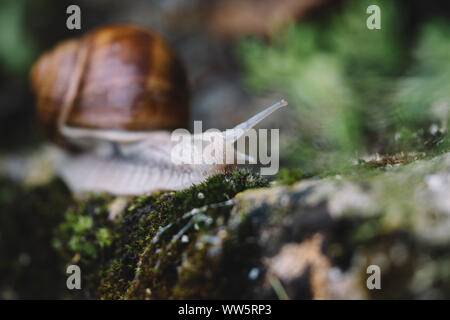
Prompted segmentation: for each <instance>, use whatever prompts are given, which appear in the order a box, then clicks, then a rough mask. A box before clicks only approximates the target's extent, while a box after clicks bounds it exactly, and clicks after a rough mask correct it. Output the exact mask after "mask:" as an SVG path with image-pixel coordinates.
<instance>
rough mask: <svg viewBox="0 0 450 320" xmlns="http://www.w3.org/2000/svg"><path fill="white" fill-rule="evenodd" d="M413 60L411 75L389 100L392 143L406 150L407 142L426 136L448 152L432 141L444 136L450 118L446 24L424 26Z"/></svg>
mask: <svg viewBox="0 0 450 320" xmlns="http://www.w3.org/2000/svg"><path fill="white" fill-rule="evenodd" d="M414 58H415V61H414V64H413V66H412V68H411V71H410V72H408V73H407V75H406V76H404V77H402V78H401V79H400V80H399V81H398V83H397V91H396V92H395V95H394V99H393V100H394V106H395V108H394V121H395V123H394V124H395V125H396V127H397V128H399V129H398V132H397V136H396V137H397V139H396V140H397V142H398V145H399V147H400V148H408V147H409V146H410V145H411V141H417V140H419V141H420V140H421V139H417V138H418V137H420V136H428V137H434V138H435V139H434V140H435V141H436V142H437V143H436V144H440V143H441V142H444V143H443V144H441V146H440V148H441V149H442V148H444V149H445V148H448V140H447V139H436V137H437V138H439V137H440V135H441V134H443V133H445V132H446V130H447V123H448V119H449V115H450V113H449V112H450V24H448V23H446V22H444V21H434V22H431V23H428V24H426V25H424V26H423V27H422V29H421V32H420V35H419V39H418V43H417V48H416V50H415V51H414ZM413 139H414V140H413ZM429 140H430V139H428V140H427V141H426V142H428V141H429ZM415 147H417V146H415Z"/></svg>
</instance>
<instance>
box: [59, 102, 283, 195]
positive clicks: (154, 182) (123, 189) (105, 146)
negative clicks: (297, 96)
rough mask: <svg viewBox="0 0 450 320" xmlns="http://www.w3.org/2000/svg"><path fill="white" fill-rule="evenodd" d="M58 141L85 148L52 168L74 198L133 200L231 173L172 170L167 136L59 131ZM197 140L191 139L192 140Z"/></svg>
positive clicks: (242, 127)
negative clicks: (105, 195) (84, 194)
mask: <svg viewBox="0 0 450 320" xmlns="http://www.w3.org/2000/svg"><path fill="white" fill-rule="evenodd" d="M286 105H287V102H286V101H284V100H281V101H279V102H278V103H276V104H274V105H273V106H271V107H269V108H267V109H265V110H264V111H262V112H260V113H258V114H257V115H255V116H254V117H252V118H250V119H248V120H247V121H245V122H243V123H241V124H239V125H238V126H236V127H234V128H233V129H232V130H227V131H225V132H223V133H222V135H223V139H224V143H226V144H229V145H232V144H233V143H234V142H235V141H237V140H238V139H239V137H241V136H242V135H244V134H245V133H246V132H247V131H248V130H249V129H251V128H252V127H253V126H255V125H256V124H257V123H258V122H260V121H261V120H263V119H264V118H266V117H267V116H269V115H270V114H271V113H273V112H274V111H276V110H278V109H279V108H281V107H283V106H286ZM61 135H63V136H64V137H65V138H66V139H68V140H70V141H72V142H73V143H75V144H78V145H80V146H83V147H84V148H85V151H84V152H82V153H81V154H79V155H72V154H68V155H67V156H66V159H65V160H64V161H63V162H62V163H61V165H60V167H59V168H58V173H59V175H60V176H61V177H62V178H63V180H64V181H65V182H66V183H67V185H68V186H69V188H70V189H71V190H72V191H73V192H76V193H78V192H108V193H111V194H115V195H139V194H143V193H150V192H153V191H158V190H181V189H184V188H187V187H190V186H191V185H192V184H198V183H201V182H202V181H204V180H205V179H206V178H208V177H210V176H212V175H214V174H218V173H225V172H227V171H229V170H231V169H233V166H232V165H223V164H197V165H189V164H178V165H177V164H175V163H174V162H173V161H172V159H171V152H172V148H173V147H174V145H175V142H173V141H172V140H171V133H170V132H169V131H154V132H148V133H141V134H137V135H136V136H133V135H131V136H130V135H129V134H124V135H123V137H124V138H123V139H122V134H121V131H117V132H114V131H108V130H103V131H102V130H93V129H77V128H71V127H68V126H65V125H63V126H62V127H61ZM130 137H131V138H130ZM197 138H198V137H197V136H196V135H192V139H193V140H195V139H197ZM111 146H114V147H111ZM239 156H244V157H245V155H238V157H239Z"/></svg>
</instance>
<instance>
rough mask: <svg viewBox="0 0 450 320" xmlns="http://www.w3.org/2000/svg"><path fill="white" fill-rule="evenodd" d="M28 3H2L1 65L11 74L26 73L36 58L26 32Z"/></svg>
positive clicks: (11, 0)
mask: <svg viewBox="0 0 450 320" xmlns="http://www.w3.org/2000/svg"><path fill="white" fill-rule="evenodd" d="M26 2H27V1H26V0H2V1H1V2H0V65H1V68H2V69H4V70H6V71H7V72H9V73H21V74H22V73H25V72H26V71H27V70H28V68H29V66H30V64H31V62H32V60H33V58H34V56H35V48H34V47H33V44H32V42H31V41H30V38H29V36H28V34H27V33H26V30H25V26H26V24H25V19H26V16H25V11H26Z"/></svg>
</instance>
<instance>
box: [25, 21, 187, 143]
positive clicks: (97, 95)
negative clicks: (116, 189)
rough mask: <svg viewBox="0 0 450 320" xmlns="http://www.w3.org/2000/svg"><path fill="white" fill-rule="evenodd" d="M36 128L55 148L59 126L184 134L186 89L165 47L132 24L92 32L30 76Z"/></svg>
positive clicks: (60, 138)
mask: <svg viewBox="0 0 450 320" xmlns="http://www.w3.org/2000/svg"><path fill="white" fill-rule="evenodd" d="M31 82H32V86H33V89H34V91H35V92H36V96H37V116H38V121H39V123H40V124H41V126H42V128H43V129H44V132H45V133H46V135H47V136H48V137H49V138H50V139H51V140H52V141H54V142H56V143H66V142H67V141H64V140H65V137H63V136H62V135H61V130H60V128H59V127H58V126H62V125H66V126H68V127H73V128H85V129H100V130H117V131H123V136H126V133H133V132H143V131H148V130H171V129H176V128H179V127H186V126H187V124H188V115H189V96H188V95H189V94H188V84H187V79H186V74H185V70H184V67H183V66H182V64H181V62H180V60H179V59H178V58H177V57H176V55H175V53H174V51H173V50H172V48H171V47H170V46H169V45H168V44H167V43H166V41H165V40H164V39H163V38H162V37H161V36H159V35H158V34H156V33H155V32H152V31H150V30H146V29H144V28H140V27H137V26H134V25H112V26H107V27H103V28H99V29H96V30H94V31H92V32H90V33H87V34H86V35H85V36H84V37H82V38H81V39H77V40H67V41H64V42H62V43H61V44H60V45H58V46H57V47H56V48H54V49H53V50H52V51H50V52H48V53H46V54H44V55H43V56H42V57H41V58H40V59H39V60H38V61H37V62H36V64H35V65H34V67H33V68H32V71H31Z"/></svg>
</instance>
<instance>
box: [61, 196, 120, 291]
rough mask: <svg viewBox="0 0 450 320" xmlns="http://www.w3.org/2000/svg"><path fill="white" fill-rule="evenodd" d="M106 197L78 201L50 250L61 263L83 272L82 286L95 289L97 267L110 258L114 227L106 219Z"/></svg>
mask: <svg viewBox="0 0 450 320" xmlns="http://www.w3.org/2000/svg"><path fill="white" fill-rule="evenodd" d="M111 199H112V198H111V197H110V196H108V195H90V196H89V197H88V199H86V200H84V201H78V202H77V204H76V205H73V206H71V207H70V208H69V209H68V210H67V211H66V213H65V219H64V221H63V222H62V223H60V224H59V225H58V227H57V228H56V230H55V236H54V238H53V247H54V248H55V249H56V250H57V251H58V252H59V254H60V256H61V257H62V259H63V261H65V262H66V263H67V264H68V263H75V264H77V265H79V266H80V268H81V270H82V271H83V280H84V283H85V285H84V287H86V288H87V291H93V290H95V288H96V286H97V285H98V282H99V278H100V274H99V272H98V267H99V266H101V265H102V264H103V263H105V262H106V261H108V260H109V259H110V258H111V253H112V248H113V244H114V240H115V239H116V238H117V233H116V231H115V230H116V229H117V227H118V226H117V225H116V224H115V223H114V222H113V221H111V220H110V219H108V214H109V210H108V207H107V204H108V203H109V202H110V201H111Z"/></svg>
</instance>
